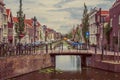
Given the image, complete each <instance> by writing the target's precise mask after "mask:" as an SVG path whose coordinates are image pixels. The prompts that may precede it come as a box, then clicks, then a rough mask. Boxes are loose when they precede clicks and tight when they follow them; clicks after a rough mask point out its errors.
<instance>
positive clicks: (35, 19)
mask: <svg viewBox="0 0 120 80" xmlns="http://www.w3.org/2000/svg"><path fill="white" fill-rule="evenodd" d="M36 24H37V18H36V17H35V16H34V18H33V25H34V53H35V41H36V40H35V38H36Z"/></svg>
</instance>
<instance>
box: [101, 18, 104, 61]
mask: <svg viewBox="0 0 120 80" xmlns="http://www.w3.org/2000/svg"><path fill="white" fill-rule="evenodd" d="M101 18H102V21H101V22H102V42H101V44H102V55H101V60H103V56H104V17H101Z"/></svg>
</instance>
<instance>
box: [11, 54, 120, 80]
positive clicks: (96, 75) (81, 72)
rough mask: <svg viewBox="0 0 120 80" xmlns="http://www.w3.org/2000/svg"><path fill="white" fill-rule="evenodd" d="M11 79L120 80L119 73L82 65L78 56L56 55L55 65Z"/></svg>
mask: <svg viewBox="0 0 120 80" xmlns="http://www.w3.org/2000/svg"><path fill="white" fill-rule="evenodd" d="M45 70H46V71H45ZM11 80H120V73H113V72H109V71H104V70H100V69H94V68H90V67H82V66H81V59H80V57H79V56H56V65H55V67H51V68H48V69H44V70H38V71H35V72H31V73H29V74H25V75H21V76H18V77H15V78H12V79H11Z"/></svg>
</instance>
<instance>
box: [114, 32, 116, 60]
mask: <svg viewBox="0 0 120 80" xmlns="http://www.w3.org/2000/svg"><path fill="white" fill-rule="evenodd" d="M113 50H114V61H116V59H115V33H114V34H113Z"/></svg>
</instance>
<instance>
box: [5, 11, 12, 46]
mask: <svg viewBox="0 0 120 80" xmlns="http://www.w3.org/2000/svg"><path fill="white" fill-rule="evenodd" d="M6 12H7V23H8V43H11V44H13V17H12V12H11V10H10V9H6Z"/></svg>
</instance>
